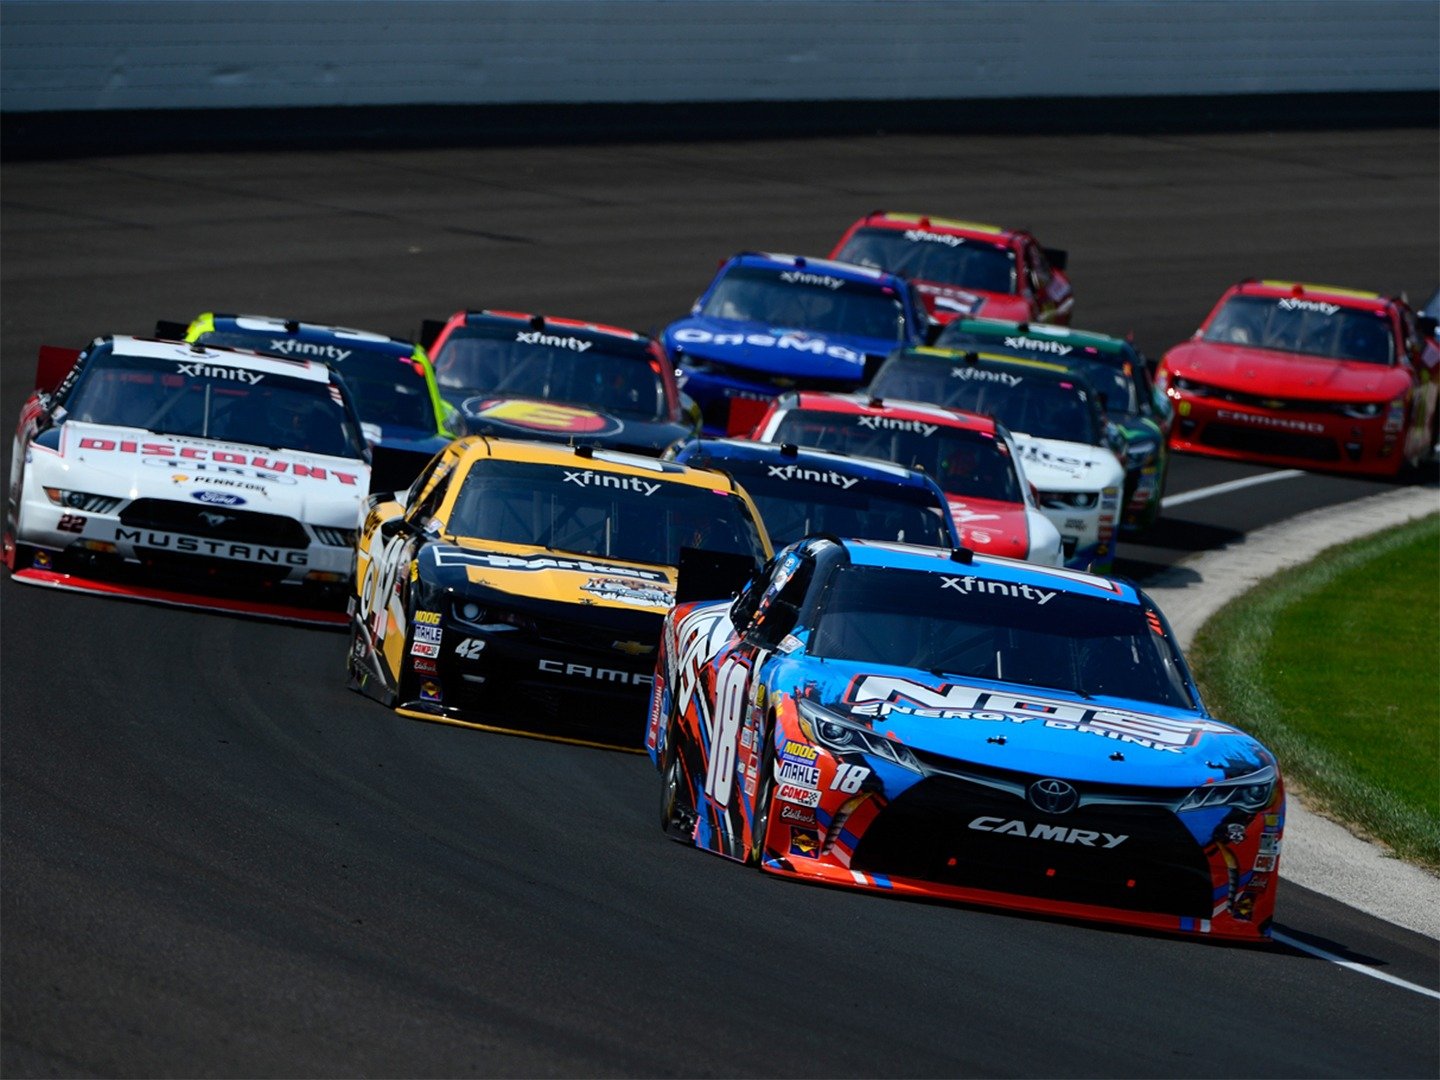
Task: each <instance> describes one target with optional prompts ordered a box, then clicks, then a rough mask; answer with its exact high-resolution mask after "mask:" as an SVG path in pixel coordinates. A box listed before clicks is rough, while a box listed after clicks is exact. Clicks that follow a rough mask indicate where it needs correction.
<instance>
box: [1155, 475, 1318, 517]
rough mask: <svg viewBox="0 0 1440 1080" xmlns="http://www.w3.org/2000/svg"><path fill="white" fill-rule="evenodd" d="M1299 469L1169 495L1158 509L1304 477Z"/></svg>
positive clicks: (1162, 500)
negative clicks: (1259, 485)
mask: <svg viewBox="0 0 1440 1080" xmlns="http://www.w3.org/2000/svg"><path fill="white" fill-rule="evenodd" d="M1304 475H1305V473H1304V471H1303V470H1301V469H1282V470H1281V471H1279V472H1271V473H1262V474H1261V475H1259V476H1251V477H1247V478H1246V479H1244V480H1230V481H1227V482H1226V483H1223V484H1215V485H1214V486H1213V487H1206V488H1196V489H1195V490H1194V491H1186V492H1184V493H1182V494H1180V495H1170V496H1168V497H1166V498H1164V499H1161V500H1160V509H1162V510H1167V509H1169V508H1170V507H1172V506H1182V505H1184V504H1185V503H1189V502H1199V501H1200V500H1201V499H1208V498H1210V496H1212V495H1224V494H1226V493H1227V492H1230V491H1239V490H1240V489H1241V488H1248V487H1254V486H1255V485H1257V484H1268V483H1271V482H1272V481H1274V480H1292V479H1294V478H1295V477H1297V476H1304Z"/></svg>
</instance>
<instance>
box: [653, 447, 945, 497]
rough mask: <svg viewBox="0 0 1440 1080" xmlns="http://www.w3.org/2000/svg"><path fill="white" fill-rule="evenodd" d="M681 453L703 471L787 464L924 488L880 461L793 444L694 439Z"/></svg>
mask: <svg viewBox="0 0 1440 1080" xmlns="http://www.w3.org/2000/svg"><path fill="white" fill-rule="evenodd" d="M680 453H683V454H685V462H686V464H691V465H696V466H700V467H704V468H721V469H723V468H724V467H725V465H726V464H727V463H729V462H732V461H749V462H755V463H757V464H760V463H780V462H783V463H786V464H794V465H805V466H810V467H813V468H817V469H829V470H832V471H834V472H837V473H841V474H843V475H845V476H854V477H859V478H860V479H863V480H879V481H884V482H887V483H893V484H900V485H902V486H904V487H914V488H927V487H929V486H930V485H929V483H928V482H927V481H926V479H925V477H924V475H923V474H921V473H918V472H916V471H915V470H914V469H907V468H906V467H905V466H903V465H897V464H896V463H895V462H893V461H886V460H884V459H883V458H872V457H858V456H855V455H853V454H837V453H834V452H832V451H829V450H817V449H814V448H812V447H808V446H796V445H795V444H794V443H762V442H754V441H752V440H749V439H695V440H692V441H691V442H689V443H687V444H685V446H684V447H682V448H681V450H680Z"/></svg>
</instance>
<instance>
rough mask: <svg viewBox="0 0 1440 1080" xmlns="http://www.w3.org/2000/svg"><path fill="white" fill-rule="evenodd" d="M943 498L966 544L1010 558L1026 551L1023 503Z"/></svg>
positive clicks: (1027, 525) (1026, 521)
mask: <svg viewBox="0 0 1440 1080" xmlns="http://www.w3.org/2000/svg"><path fill="white" fill-rule="evenodd" d="M945 501H946V502H948V503H949V504H950V516H951V517H953V518H954V519H955V526H956V528H958V529H959V530H960V539H961V540H962V541H964V543H965V546H966V547H968V548H970V549H972V550H974V551H979V552H982V553H984V554H986V555H1005V556H1007V557H1009V558H1012V559H1023V558H1025V557H1026V556H1027V555H1029V554H1030V518H1029V514H1028V513H1027V510H1028V508H1027V507H1026V506H1025V504H1024V503H1011V502H997V501H996V500H994V499H977V498H975V497H974V496H971V495H949V494H947V495H946V496H945Z"/></svg>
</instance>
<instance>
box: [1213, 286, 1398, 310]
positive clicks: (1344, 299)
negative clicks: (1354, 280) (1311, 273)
mask: <svg viewBox="0 0 1440 1080" xmlns="http://www.w3.org/2000/svg"><path fill="white" fill-rule="evenodd" d="M1232 291H1234V292H1236V293H1239V294H1240V295H1243V296H1272V297H1276V298H1283V297H1294V298H1296V299H1300V298H1304V297H1322V298H1324V299H1325V300H1329V301H1332V302H1335V303H1339V304H1342V305H1344V306H1346V307H1353V308H1364V309H1368V310H1372V311H1379V310H1381V309H1383V308H1385V307H1387V306H1388V305H1389V303H1390V301H1389V300H1387V299H1386V298H1385V297H1383V296H1381V295H1380V294H1379V293H1376V292H1369V291H1367V290H1364V289H1346V288H1342V287H1340V286H1338V285H1312V284H1308V283H1306V282H1303V281H1277V280H1273V279H1271V280H1264V281H1260V280H1256V279H1254V278H1247V279H1246V280H1244V281H1241V282H1238V283H1237V284H1236V285H1234V286H1233V290H1232Z"/></svg>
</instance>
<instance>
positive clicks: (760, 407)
mask: <svg viewBox="0 0 1440 1080" xmlns="http://www.w3.org/2000/svg"><path fill="white" fill-rule="evenodd" d="M931 336H933V328H932V324H931V322H930V318H929V316H928V315H927V314H926V313H925V305H924V303H923V302H922V301H921V299H920V296H919V294H918V293H917V292H916V291H915V287H914V286H913V285H911V284H910V283H909V282H907V281H905V279H903V278H900V277H897V276H896V275H894V274H889V273H886V272H884V271H883V270H874V269H871V268H869V267H863V266H855V265H853V264H851V263H841V262H833V261H831V260H828V259H810V258H804V257H801V256H796V255H767V254H756V253H753V252H744V253H742V254H739V255H736V256H734V257H733V258H731V259H729V260H727V261H726V262H725V263H724V265H722V266H721V267H720V270H719V272H718V273H717V274H716V275H715V279H714V280H713V281H711V282H710V285H709V286H708V287H707V288H706V290H705V291H704V292H703V293H702V294H701V295H700V298H699V299H698V300H696V301H695V305H694V306H693V307H692V308H691V309H690V315H689V316H688V317H687V318H684V319H680V320H679V321H677V322H673V323H671V324H670V325H669V326H667V327H666V328H665V331H664V333H663V334H662V335H661V341H662V342H663V344H664V346H665V349H666V351H667V352H668V353H669V354H670V356H671V358H672V359H674V361H675V363H676V365H677V367H678V369H679V372H680V378H681V385H682V386H683V387H684V389H685V392H686V393H687V394H689V395H690V396H691V397H693V398H694V399H695V400H696V401H697V402H698V403H699V405H700V410H701V413H702V415H703V416H704V433H705V434H706V435H745V434H748V433H749V431H750V429H751V428H752V427H753V426H754V424H755V421H756V420H758V419H759V418H760V414H761V413H763V412H764V411H765V408H766V406H768V405H769V403H770V400H771V399H772V398H774V397H776V396H777V395H778V394H781V393H783V392H784V391H786V390H795V389H808V390H838V391H848V390H855V389H858V388H859V387H861V386H863V385H864V384H865V383H866V382H868V381H869V379H870V376H871V375H873V374H874V372H875V370H876V369H877V368H878V367H879V365H880V363H881V362H882V361H884V359H885V357H887V356H888V355H889V354H890V353H891V352H892V351H894V350H895V349H897V348H899V347H901V346H904V345H920V344H924V343H925V342H926V341H927V340H929V338H930V337H931Z"/></svg>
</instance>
